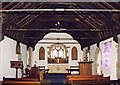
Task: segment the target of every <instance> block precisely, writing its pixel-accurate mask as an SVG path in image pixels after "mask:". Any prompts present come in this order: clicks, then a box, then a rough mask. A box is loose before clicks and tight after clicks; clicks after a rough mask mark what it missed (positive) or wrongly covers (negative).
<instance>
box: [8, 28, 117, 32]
mask: <svg viewBox="0 0 120 85" xmlns="http://www.w3.org/2000/svg"><path fill="white" fill-rule="evenodd" d="M113 30H119V29H78V28H74V29H66V28H51V29H46V28H45V29H40V28H39V29H6V31H90V32H101V31H113Z"/></svg>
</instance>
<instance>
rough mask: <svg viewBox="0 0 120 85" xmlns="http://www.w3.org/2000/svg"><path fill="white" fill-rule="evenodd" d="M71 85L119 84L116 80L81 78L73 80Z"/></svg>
mask: <svg viewBox="0 0 120 85" xmlns="http://www.w3.org/2000/svg"><path fill="white" fill-rule="evenodd" d="M71 85H119V84H118V80H109V81H97V80H92V81H91V80H81V81H78V80H77V81H73V82H72V83H71Z"/></svg>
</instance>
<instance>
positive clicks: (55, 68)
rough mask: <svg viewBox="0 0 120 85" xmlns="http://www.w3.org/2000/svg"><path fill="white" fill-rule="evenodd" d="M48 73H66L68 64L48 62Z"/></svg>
mask: <svg viewBox="0 0 120 85" xmlns="http://www.w3.org/2000/svg"><path fill="white" fill-rule="evenodd" d="M48 69H49V73H67V71H66V69H68V64H64V63H63V64H48Z"/></svg>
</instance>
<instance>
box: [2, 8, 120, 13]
mask: <svg viewBox="0 0 120 85" xmlns="http://www.w3.org/2000/svg"><path fill="white" fill-rule="evenodd" d="M38 11H83V12H120V9H63V8H56V9H9V10H5V9H2V10H0V12H38Z"/></svg>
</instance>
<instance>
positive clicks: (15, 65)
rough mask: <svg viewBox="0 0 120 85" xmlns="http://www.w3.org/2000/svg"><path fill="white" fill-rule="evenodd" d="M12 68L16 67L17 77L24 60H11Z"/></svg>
mask: <svg viewBox="0 0 120 85" xmlns="http://www.w3.org/2000/svg"><path fill="white" fill-rule="evenodd" d="M10 64H11V68H15V69H16V78H17V77H18V68H23V62H22V61H10Z"/></svg>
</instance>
